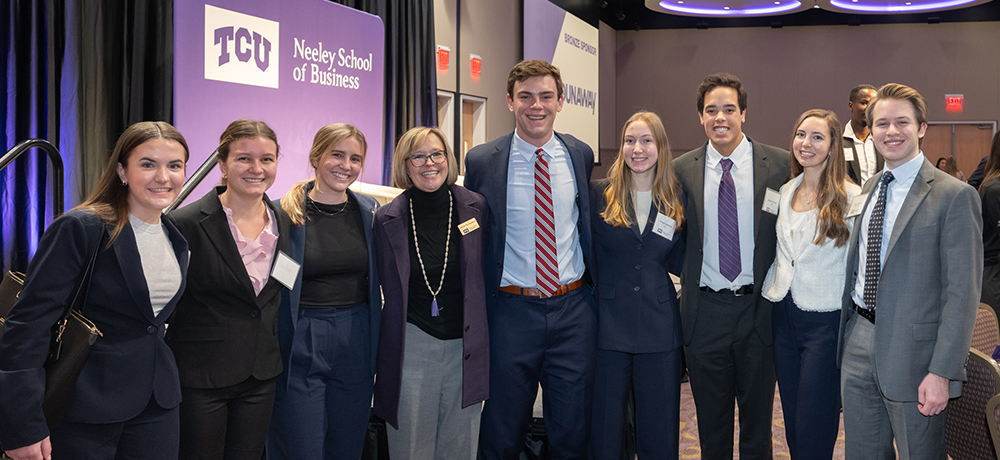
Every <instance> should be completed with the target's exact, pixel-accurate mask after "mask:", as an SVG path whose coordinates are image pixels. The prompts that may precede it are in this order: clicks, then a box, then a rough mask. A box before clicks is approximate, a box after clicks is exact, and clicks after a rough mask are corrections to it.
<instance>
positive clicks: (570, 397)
mask: <svg viewBox="0 0 1000 460" xmlns="http://www.w3.org/2000/svg"><path fill="white" fill-rule="evenodd" d="M498 295H499V296H500V297H499V298H498V302H497V304H496V305H495V306H494V308H492V309H491V310H490V311H489V312H488V315H489V327H490V399H488V400H487V401H486V404H485V406H484V407H483V415H482V421H481V424H480V430H479V432H480V437H479V448H480V454H481V456H480V458H482V459H484V460H498V459H504V460H516V459H517V458H519V454H520V452H521V450H523V448H524V441H525V436H526V434H527V430H528V424H529V423H530V422H531V410H532V406H533V405H534V402H535V397H536V396H537V394H538V385H539V383H541V386H542V398H543V399H542V401H543V405H544V408H543V410H544V412H545V431H546V434H547V435H548V440H549V457H550V458H552V459H554V460H560V459H585V458H587V442H588V437H589V436H588V435H589V432H590V420H591V405H590V403H591V399H592V395H593V385H594V360H595V353H596V349H597V315H596V313H595V312H596V304H595V301H594V294H593V291H592V290H591V289H590V288H589V287H587V286H584V287H581V288H579V289H576V290H574V291H572V292H569V293H567V294H566V295H563V296H559V297H554V298H549V299H542V298H536V297H523V296H519V295H513V294H508V293H505V292H501V293H499V294H498Z"/></svg>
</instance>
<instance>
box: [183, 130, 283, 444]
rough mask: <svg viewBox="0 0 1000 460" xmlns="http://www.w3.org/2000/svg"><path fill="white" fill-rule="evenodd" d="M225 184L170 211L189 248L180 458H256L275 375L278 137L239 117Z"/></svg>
mask: <svg viewBox="0 0 1000 460" xmlns="http://www.w3.org/2000/svg"><path fill="white" fill-rule="evenodd" d="M218 164H219V169H220V170H221V171H222V184H221V185H219V186H218V187H216V188H215V189H214V190H212V191H210V192H208V193H207V194H205V196H204V197H202V198H201V199H200V200H198V201H196V202H194V203H192V204H190V205H188V206H185V207H184V208H181V209H178V210H177V211H174V212H173V213H171V217H172V218H174V220H175V221H176V222H177V227H178V228H179V229H180V230H181V233H183V234H184V236H185V238H187V240H188V242H189V243H190V245H191V271H190V272H189V274H190V282H189V283H188V286H187V290H186V291H185V292H184V296H183V297H182V298H181V301H180V304H178V305H177V311H176V312H174V317H173V318H172V319H171V320H170V329H169V331H168V332H167V343H169V344H170V348H171V349H173V351H174V355H175V356H176V357H177V367H178V368H179V370H180V377H181V387H182V391H183V394H184V402H183V403H181V442H180V458H183V459H190V460H197V459H220V458H225V460H239V459H245V460H260V457H261V455H262V453H263V451H264V440H265V438H266V436H267V427H268V424H269V423H270V420H271V409H272V407H273V406H274V391H275V377H277V376H278V374H280V373H281V354H280V352H279V348H278V335H277V315H278V304H279V303H280V302H281V295H280V294H281V291H282V290H283V289H282V285H281V284H280V283H279V281H278V280H277V279H275V277H274V276H271V270H272V267H273V266H274V265H275V262H276V260H278V258H279V254H280V253H281V252H283V251H284V252H287V251H288V227H289V221H288V215H287V214H285V212H284V211H282V210H281V208H279V207H277V206H275V205H274V204H272V203H271V200H269V199H268V198H267V194H266V193H265V192H266V191H267V189H268V188H270V187H271V184H272V183H273V182H274V177H275V175H276V174H277V170H278V139H277V136H276V135H275V134H274V131H272V130H271V128H270V127H268V126H267V124H265V123H264V122H262V121H254V120H247V119H240V120H236V121H234V122H232V123H230V124H229V126H228V127H227V128H226V130H225V131H224V132H223V133H222V135H221V136H220V138H219V157H218Z"/></svg>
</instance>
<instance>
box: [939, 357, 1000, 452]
mask: <svg viewBox="0 0 1000 460" xmlns="http://www.w3.org/2000/svg"><path fill="white" fill-rule="evenodd" d="M966 372H967V376H968V380H967V381H966V382H965V383H963V384H962V396H960V397H959V398H957V399H953V400H951V401H948V408H947V419H945V446H946V448H947V451H948V455H950V456H951V458H953V459H954V460H964V459H984V458H995V457H996V455H997V454H996V450H995V449H994V446H993V439H992V438H991V437H990V434H989V433H990V431H989V428H988V427H987V423H986V404H987V403H988V402H989V401H990V398H993V397H994V396H996V395H998V394H1000V366H998V365H997V363H996V361H993V358H990V357H989V356H988V355H986V354H985V353H982V352H980V351H979V350H976V349H974V348H973V349H970V350H969V365H968V367H967V368H966Z"/></svg>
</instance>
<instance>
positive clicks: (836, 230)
mask: <svg viewBox="0 0 1000 460" xmlns="http://www.w3.org/2000/svg"><path fill="white" fill-rule="evenodd" d="M812 117H815V118H819V119H821V120H824V121H826V125H827V128H828V131H829V132H828V133H827V135H829V136H830V150H829V151H828V152H827V154H826V166H824V167H823V174H821V175H820V176H819V190H817V193H816V198H817V203H816V206H817V207H818V208H819V216H818V217H817V219H816V239H815V240H814V241H813V243H815V244H818V245H820V246H822V245H823V244H824V243H825V240H826V239H827V238H829V239H831V240H833V245H834V246H836V247H838V248H839V247H841V246H843V245H845V244H847V239H848V238H849V237H850V236H851V229H850V228H849V227H848V226H847V222H846V221H845V220H844V214H845V213H846V212H847V188H846V187H845V186H844V182H845V181H846V180H847V161H846V160H845V159H844V135H843V130H842V129H841V126H840V120H839V119H837V114H835V113H833V112H831V111H829V110H821V109H813V110H808V111H806V112H805V113H803V114H802V115H800V116H799V119H798V120H797V121H796V122H795V129H793V130H792V150H793V151H794V150H795V135H796V133H798V131H799V127H800V126H802V123H803V122H805V121H806V119H808V118H812ZM791 168H792V177H795V176H798V175H799V174H802V171H803V169H802V165H801V164H799V159H798V158H796V157H795V154H794V153H793V154H792V161H791Z"/></svg>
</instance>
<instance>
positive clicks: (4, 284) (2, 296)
mask: <svg viewBox="0 0 1000 460" xmlns="http://www.w3.org/2000/svg"><path fill="white" fill-rule="evenodd" d="M23 285H24V273H21V272H13V271H9V270H8V271H7V273H4V275H3V281H0V338H3V326H4V322H5V321H6V320H7V316H9V315H10V310H11V309H12V308H14V302H17V296H18V295H20V294H21V286H23Z"/></svg>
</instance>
